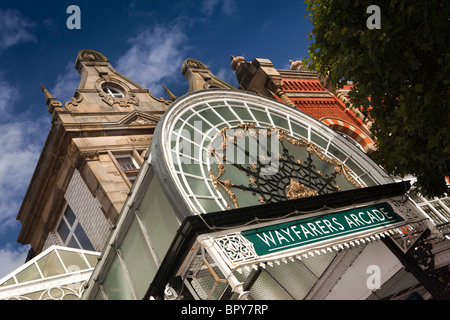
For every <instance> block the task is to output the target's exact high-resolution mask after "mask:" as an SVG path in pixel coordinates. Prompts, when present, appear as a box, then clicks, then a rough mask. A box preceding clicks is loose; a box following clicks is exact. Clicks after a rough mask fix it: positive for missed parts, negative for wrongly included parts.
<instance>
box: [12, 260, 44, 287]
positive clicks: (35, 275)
mask: <svg viewBox="0 0 450 320" xmlns="http://www.w3.org/2000/svg"><path fill="white" fill-rule="evenodd" d="M16 279H17V281H19V282H21V283H22V282H27V281H31V280H37V279H41V275H40V274H39V271H38V269H37V267H36V265H35V264H34V263H33V264H31V265H30V266H28V267H27V268H26V269H24V270H22V271H20V272H19V273H18V274H16Z"/></svg>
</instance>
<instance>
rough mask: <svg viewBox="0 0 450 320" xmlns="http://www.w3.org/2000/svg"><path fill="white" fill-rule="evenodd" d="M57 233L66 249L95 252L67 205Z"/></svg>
mask: <svg viewBox="0 0 450 320" xmlns="http://www.w3.org/2000/svg"><path fill="white" fill-rule="evenodd" d="M57 233H58V235H59V237H60V239H61V241H62V242H63V243H64V245H66V246H68V247H72V248H80V249H85V250H91V251H95V249H94V247H93V245H92V243H91V241H90V240H89V238H88V236H87V235H86V232H84V229H83V227H82V226H81V224H80V223H79V221H78V218H77V217H76V216H75V213H74V212H73V210H72V208H70V206H69V205H67V206H66V208H65V210H64V214H63V216H62V218H61V222H60V223H59V226H58V229H57Z"/></svg>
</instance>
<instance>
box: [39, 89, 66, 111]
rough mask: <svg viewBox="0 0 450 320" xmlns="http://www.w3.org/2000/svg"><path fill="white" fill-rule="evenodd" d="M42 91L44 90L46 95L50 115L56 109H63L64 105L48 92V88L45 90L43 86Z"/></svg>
mask: <svg viewBox="0 0 450 320" xmlns="http://www.w3.org/2000/svg"><path fill="white" fill-rule="evenodd" d="M41 89H42V92H43V93H44V97H45V104H46V105H47V107H48V112H49V113H50V114H52V113H53V109H54V108H60V107H62V103H61V102H59V101H58V100H57V99H56V98H55V97H54V96H52V94H51V93H50V91H48V90H47V88H45V87H44V85H43V84H41Z"/></svg>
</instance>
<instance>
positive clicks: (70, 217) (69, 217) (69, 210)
mask: <svg viewBox="0 0 450 320" xmlns="http://www.w3.org/2000/svg"><path fill="white" fill-rule="evenodd" d="M64 216H65V217H66V219H67V222H69V226H73V223H74V222H75V219H76V217H75V214H74V213H73V211H72V208H70V206H67V208H66V211H65V212H64Z"/></svg>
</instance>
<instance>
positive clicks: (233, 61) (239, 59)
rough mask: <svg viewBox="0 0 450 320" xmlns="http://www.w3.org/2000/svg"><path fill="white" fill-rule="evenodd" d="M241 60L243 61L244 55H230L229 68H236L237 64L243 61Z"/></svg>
mask: <svg viewBox="0 0 450 320" xmlns="http://www.w3.org/2000/svg"><path fill="white" fill-rule="evenodd" d="M243 62H245V58H244V57H241V56H238V57H235V56H231V68H232V69H233V70H237V68H238V67H239V65H240V64H241V63H243Z"/></svg>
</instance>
